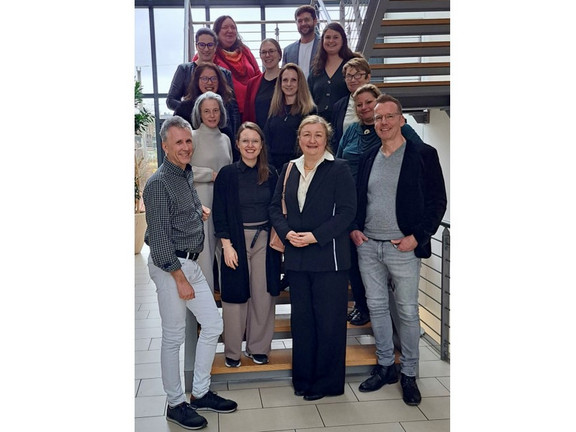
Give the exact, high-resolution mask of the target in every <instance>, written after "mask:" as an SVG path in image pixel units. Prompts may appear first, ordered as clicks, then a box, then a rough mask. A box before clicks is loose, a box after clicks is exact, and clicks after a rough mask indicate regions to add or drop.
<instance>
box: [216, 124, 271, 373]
mask: <svg viewBox="0 0 576 432" xmlns="http://www.w3.org/2000/svg"><path fill="white" fill-rule="evenodd" d="M236 146H237V147H238V150H239V151H240V160H239V161H238V162H235V163H233V164H232V165H228V166H225V167H224V168H222V169H221V170H220V172H219V173H218V177H216V182H215V183H214V201H213V206H212V219H213V220H214V227H215V235H216V237H217V238H220V239H221V241H222V248H223V249H222V261H223V263H222V266H221V275H222V278H221V279H222V285H221V287H220V293H221V296H222V319H223V320H224V333H223V336H224V353H225V357H226V360H225V362H226V366H227V367H240V364H241V357H242V341H243V339H244V336H246V351H245V353H244V355H245V356H246V357H249V358H251V359H252V361H253V362H254V363H256V364H265V363H268V362H269V358H268V356H269V354H270V350H271V344H272V337H273V335H274V321H275V297H276V296H278V294H279V293H280V260H281V254H280V253H279V252H277V251H275V250H273V249H272V248H270V246H269V245H268V243H269V241H268V237H269V230H270V228H269V227H270V223H269V217H268V206H269V204H270V201H271V199H272V195H273V194H274V189H275V187H276V182H277V180H278V174H277V173H276V170H275V169H274V167H272V166H270V165H268V160H267V152H266V145H265V142H264V134H263V133H262V130H261V129H260V127H258V125H257V124H255V123H252V122H244V123H242V125H240V129H239V130H238V138H237V140H236Z"/></svg>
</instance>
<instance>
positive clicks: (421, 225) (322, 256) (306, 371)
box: [143, 5, 447, 429]
mask: <svg viewBox="0 0 576 432" xmlns="http://www.w3.org/2000/svg"><path fill="white" fill-rule="evenodd" d="M295 20H296V24H297V27H298V31H299V33H300V35H301V37H300V39H299V40H298V41H296V42H294V43H293V44H291V45H289V46H287V47H286V48H284V50H282V48H281V47H280V45H279V44H278V42H277V41H276V40H275V39H265V40H264V41H262V43H261V45H260V58H261V59H262V64H263V68H264V71H263V72H261V71H260V68H259V67H258V64H257V63H256V60H255V58H254V56H253V55H252V53H251V51H250V49H249V48H248V47H247V46H246V45H244V44H243V43H242V40H241V38H240V37H239V35H238V31H237V27H236V23H235V22H234V20H233V19H232V18H231V17H230V16H221V17H219V18H218V19H216V21H215V22H214V26H213V30H210V29H207V28H202V29H200V30H198V32H197V33H196V47H197V49H198V54H197V55H196V56H195V57H194V59H193V61H192V62H190V63H186V64H183V65H180V66H179V67H178V69H177V71H176V73H175V75H174V79H173V82H172V85H171V87H170V91H169V93H168V98H167V104H168V106H169V107H170V108H172V109H174V116H173V117H170V118H168V119H167V120H165V121H164V123H163V124H162V127H161V131H160V136H161V139H162V148H163V150H164V152H165V158H164V161H163V163H162V165H161V166H160V167H159V169H158V170H157V171H156V172H155V173H154V174H153V175H152V177H151V178H150V179H149V181H148V182H147V185H146V187H145V189H144V193H143V196H144V203H145V206H146V210H147V212H146V218H147V222H148V229H147V232H146V237H145V240H146V243H147V244H148V245H149V246H150V257H149V263H148V264H149V269H150V276H151V278H152V280H153V281H154V283H155V284H156V287H157V293H158V304H159V309H160V316H161V319H162V345H161V366H162V380H163V385H164V389H165V391H166V393H167V395H168V408H167V414H166V417H167V419H168V420H169V421H172V422H174V423H177V424H179V425H181V426H183V427H185V428H188V429H199V428H202V427H204V426H205V425H206V424H207V421H206V419H205V418H204V417H202V416H200V415H199V414H198V413H197V411H201V410H212V411H216V412H221V413H227V412H233V411H235V410H236V408H237V403H236V402H234V401H231V400H228V399H224V398H222V397H220V396H219V395H217V394H216V393H213V392H212V391H210V370H211V366H212V362H213V360H214V355H215V350H216V344H217V341H218V338H219V337H220V335H222V337H223V340H224V347H225V348H224V351H225V364H226V366H227V367H230V368H236V367H241V364H242V356H243V355H244V357H247V358H249V359H250V360H251V361H252V362H254V363H256V364H266V363H268V362H269V361H270V359H269V355H270V350H271V343H272V338H273V333H274V321H275V298H276V297H277V296H278V295H279V293H280V291H281V289H282V288H281V273H283V274H284V276H285V278H286V279H287V280H288V281H289V285H290V301H291V332H292V339H293V348H292V383H293V386H294V393H295V395H297V396H302V397H303V398H304V399H305V400H308V401H313V400H317V399H320V398H323V397H326V396H336V395H341V394H343V393H344V385H345V369H346V362H345V359H346V325H347V324H346V323H347V321H349V322H350V323H351V324H353V325H363V324H366V323H367V322H368V321H371V322H372V328H373V332H374V337H375V341H376V342H375V343H376V355H377V358H378V364H377V365H376V366H375V367H374V369H373V370H372V373H371V376H370V377H369V378H368V379H366V380H365V381H364V382H362V383H361V384H360V387H359V390H360V391H363V392H364V391H375V390H377V389H379V388H381V387H382V386H383V385H385V384H392V383H396V382H398V381H399V380H400V381H401V387H402V391H403V399H404V401H405V402H406V403H407V404H408V405H418V404H419V403H420V400H421V395H420V392H419V390H418V386H417V384H416V372H417V365H418V359H419V353H418V340H419V336H420V323H419V316H418V281H419V272H420V262H421V259H422V258H427V257H429V256H430V255H431V247H430V239H431V236H432V235H433V234H434V233H435V232H436V230H437V229H438V227H439V224H440V222H441V219H442V216H443V215H444V212H445V209H446V204H447V199H446V191H445V185H444V180H443V175H442V170H441V167H440V163H439V158H438V154H437V152H436V150H435V149H434V148H433V147H431V146H429V145H427V144H425V143H424V142H423V141H422V140H421V139H420V137H419V136H418V135H417V134H416V132H415V131H414V130H413V129H412V128H411V127H410V126H409V125H408V124H407V123H406V120H405V118H404V117H403V114H402V105H401V103H400V102H399V101H398V100H397V99H395V98H393V97H391V96H389V95H385V94H381V93H380V91H379V90H378V88H377V87H376V86H374V85H373V84H370V78H371V75H370V72H371V71H370V66H369V64H368V62H367V61H366V60H365V59H364V58H363V56H362V55H361V54H359V53H354V52H353V51H351V50H350V48H349V47H348V43H347V38H346V33H345V31H344V29H343V28H342V27H341V26H340V25H339V24H338V23H330V24H328V25H327V26H326V27H325V28H324V30H323V32H322V34H321V35H317V34H316V31H315V29H316V26H317V17H316V11H315V9H314V8H313V7H311V6H308V5H304V6H301V7H299V8H298V9H297V10H296V12H295ZM281 60H282V64H283V66H282V67H280V65H279V64H280V61H281ZM272 228H274V229H275V230H276V232H277V233H278V236H279V237H280V239H282V241H283V243H284V245H285V250H284V252H283V254H282V253H281V252H279V251H277V250H275V249H273V248H272V247H271V246H270V244H269V238H270V231H271V229H272ZM349 285H350V286H351V289H352V293H353V297H354V301H355V304H354V308H353V310H352V311H351V312H349V311H348V286H349ZM216 287H217V288H218V289H219V290H220V295H221V300H222V316H220V314H219V313H218V309H217V307H216V303H215V301H214V296H213V293H214V290H215V288H216ZM187 309H188V310H190V311H191V312H192V314H193V316H194V318H195V320H196V321H197V323H198V324H200V331H199V334H198V335H197V341H196V353H195V359H194V378H193V385H192V394H191V397H190V402H187V401H186V397H185V394H184V392H183V390H182V387H181V377H180V369H179V361H178V358H179V351H180V347H181V345H182V343H183V342H184V338H185V334H186V325H187V320H186V310H187ZM391 309H392V310H393V311H394V312H395V313H393V314H391ZM393 318H394V323H393V321H392V319H393ZM194 324H196V323H192V325H194ZM188 325H189V326H190V325H191V323H190V322H188ZM393 325H394V327H395V328H396V329H397V331H398V336H399V339H400V345H401V359H400V360H401V370H400V371H398V369H397V368H396V367H395V365H394V343H393V339H392V333H393ZM195 329H196V326H195V325H194V333H196V331H195ZM244 341H245V344H246V345H245V349H244V350H243V349H242V344H243V342H244Z"/></svg>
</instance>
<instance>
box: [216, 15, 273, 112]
mask: <svg viewBox="0 0 576 432" xmlns="http://www.w3.org/2000/svg"><path fill="white" fill-rule="evenodd" d="M214 32H215V33H216V35H218V46H217V47H216V55H215V56H214V63H216V64H217V65H219V66H222V67H224V68H226V69H228V70H229V71H230V72H232V80H233V81H234V92H235V94H236V100H237V101H238V106H239V107H240V116H242V115H243V114H244V105H245V102H246V86H247V85H248V81H249V80H250V78H252V77H255V76H258V75H262V72H260V66H258V62H257V61H256V59H255V58H254V55H253V54H252V52H251V51H250V48H248V47H247V46H246V45H245V44H244V43H243V42H242V39H241V38H240V35H239V34H238V28H237V26H236V22H235V21H234V20H233V19H232V17H231V16H229V15H222V16H220V17H218V18H216V20H215V21H214Z"/></svg>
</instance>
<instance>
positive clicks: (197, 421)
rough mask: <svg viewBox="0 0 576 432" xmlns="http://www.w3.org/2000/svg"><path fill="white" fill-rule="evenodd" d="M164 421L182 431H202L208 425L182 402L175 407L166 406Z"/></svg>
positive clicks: (186, 403)
mask: <svg viewBox="0 0 576 432" xmlns="http://www.w3.org/2000/svg"><path fill="white" fill-rule="evenodd" d="M166 420H168V421H170V422H172V423H176V424H177V425H178V426H181V427H183V428H184V429H202V428H203V427H206V425H207V424H208V420H206V419H205V418H204V417H202V416H201V415H200V414H198V413H197V412H196V411H194V409H193V408H192V407H191V406H190V404H188V402H182V403H181V404H179V405H176V406H175V407H171V406H170V405H168V409H167V410H166Z"/></svg>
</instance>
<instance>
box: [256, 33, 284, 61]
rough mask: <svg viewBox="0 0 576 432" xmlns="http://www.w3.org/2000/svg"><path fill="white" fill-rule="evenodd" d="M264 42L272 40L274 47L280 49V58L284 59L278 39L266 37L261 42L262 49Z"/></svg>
mask: <svg viewBox="0 0 576 432" xmlns="http://www.w3.org/2000/svg"><path fill="white" fill-rule="evenodd" d="M264 42H270V43H271V44H272V45H274V47H275V48H276V50H277V51H278V55H279V56H280V59H282V48H281V47H280V44H279V43H278V41H277V40H276V39H274V38H266V39H264V40H263V41H262V42H260V49H262V45H264Z"/></svg>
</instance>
